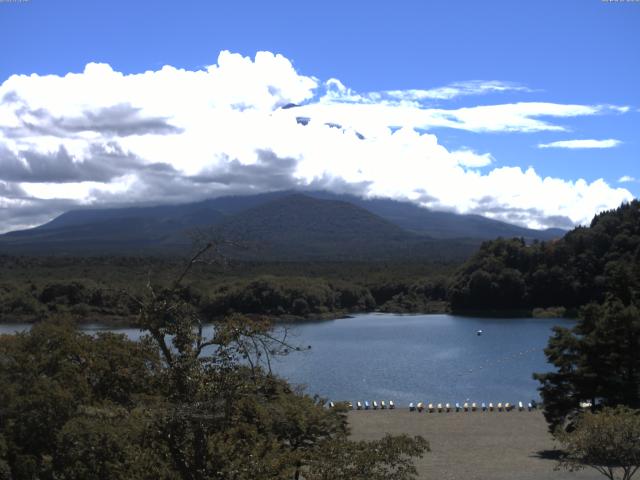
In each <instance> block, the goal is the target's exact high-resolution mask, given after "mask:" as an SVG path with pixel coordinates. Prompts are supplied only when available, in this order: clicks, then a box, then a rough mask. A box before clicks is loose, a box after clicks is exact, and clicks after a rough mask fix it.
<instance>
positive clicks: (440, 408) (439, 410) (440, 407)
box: [438, 403, 442, 413]
mask: <svg viewBox="0 0 640 480" xmlns="http://www.w3.org/2000/svg"><path fill="white" fill-rule="evenodd" d="M441 412H442V404H441V403H439V404H438V413H441Z"/></svg>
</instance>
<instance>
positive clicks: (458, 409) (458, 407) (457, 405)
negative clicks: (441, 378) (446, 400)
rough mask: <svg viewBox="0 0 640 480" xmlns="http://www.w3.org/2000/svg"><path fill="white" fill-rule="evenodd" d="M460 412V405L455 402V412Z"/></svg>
mask: <svg viewBox="0 0 640 480" xmlns="http://www.w3.org/2000/svg"><path fill="white" fill-rule="evenodd" d="M459 411H460V404H459V403H458V402H456V412H459Z"/></svg>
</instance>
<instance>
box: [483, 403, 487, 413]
mask: <svg viewBox="0 0 640 480" xmlns="http://www.w3.org/2000/svg"><path fill="white" fill-rule="evenodd" d="M482 411H483V412H486V411H487V404H486V403H484V402H482Z"/></svg>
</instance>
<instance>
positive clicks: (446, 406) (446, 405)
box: [444, 403, 451, 413]
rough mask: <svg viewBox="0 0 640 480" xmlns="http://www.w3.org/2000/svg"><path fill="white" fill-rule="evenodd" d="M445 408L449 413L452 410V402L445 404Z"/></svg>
mask: <svg viewBox="0 0 640 480" xmlns="http://www.w3.org/2000/svg"><path fill="white" fill-rule="evenodd" d="M444 408H445V409H446V410H447V413H449V412H450V411H451V404H450V403H447V404H445V406H444Z"/></svg>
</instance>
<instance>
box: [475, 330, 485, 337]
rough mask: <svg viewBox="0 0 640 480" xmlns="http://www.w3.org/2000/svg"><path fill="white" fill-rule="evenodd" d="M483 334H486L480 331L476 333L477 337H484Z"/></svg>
mask: <svg viewBox="0 0 640 480" xmlns="http://www.w3.org/2000/svg"><path fill="white" fill-rule="evenodd" d="M483 333H484V332H483V331H482V330H478V331H477V332H476V335H477V336H480V335H482V334H483Z"/></svg>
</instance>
